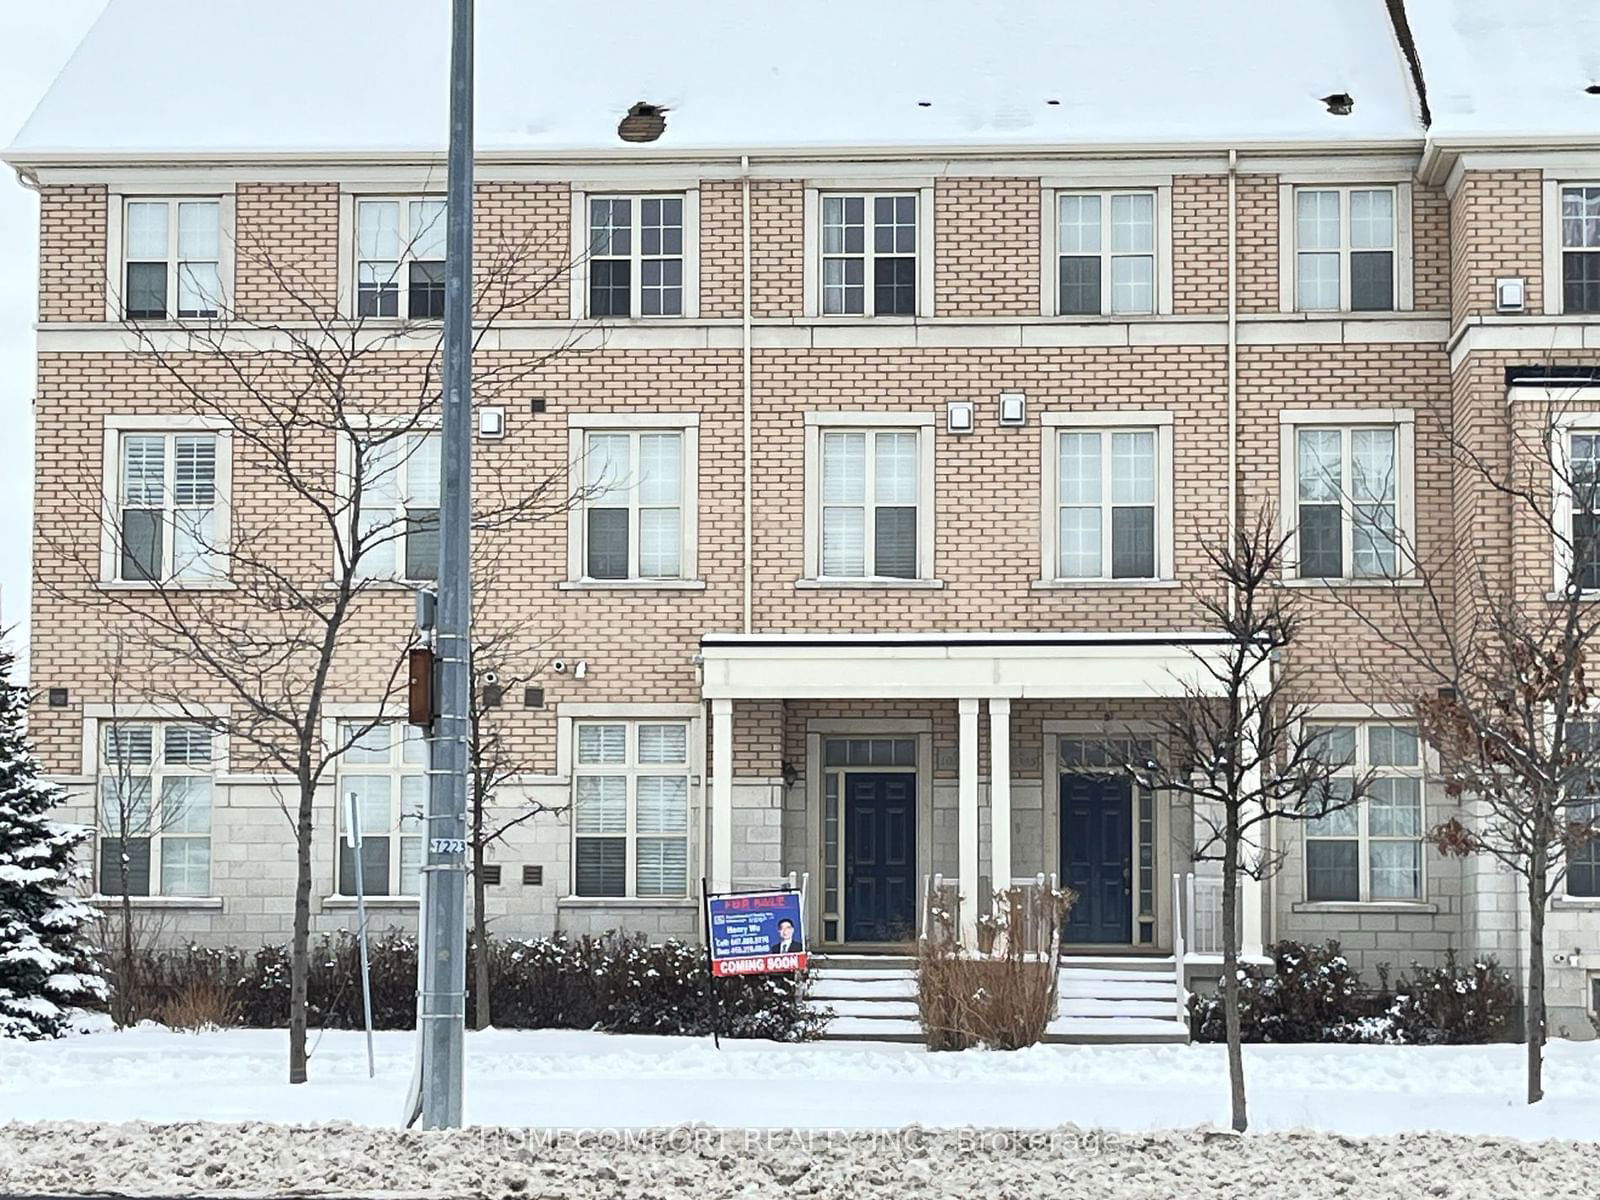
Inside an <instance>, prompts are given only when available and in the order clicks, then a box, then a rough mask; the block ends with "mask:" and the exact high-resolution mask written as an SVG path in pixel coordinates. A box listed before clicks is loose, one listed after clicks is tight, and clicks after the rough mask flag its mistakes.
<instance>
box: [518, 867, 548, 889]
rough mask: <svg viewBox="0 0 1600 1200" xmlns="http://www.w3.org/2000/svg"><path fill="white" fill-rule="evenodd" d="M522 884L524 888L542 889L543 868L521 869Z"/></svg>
mask: <svg viewBox="0 0 1600 1200" xmlns="http://www.w3.org/2000/svg"><path fill="white" fill-rule="evenodd" d="M522 883H523V886H524V887H543V886H544V867H542V866H537V867H535V866H524V867H523V868H522Z"/></svg>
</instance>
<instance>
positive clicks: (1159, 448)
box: [1038, 409, 1177, 588]
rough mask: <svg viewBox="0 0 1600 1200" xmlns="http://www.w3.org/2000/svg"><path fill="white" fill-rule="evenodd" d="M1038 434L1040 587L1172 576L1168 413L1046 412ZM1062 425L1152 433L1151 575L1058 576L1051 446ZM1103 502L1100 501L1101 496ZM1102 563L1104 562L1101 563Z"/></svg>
mask: <svg viewBox="0 0 1600 1200" xmlns="http://www.w3.org/2000/svg"><path fill="white" fill-rule="evenodd" d="M1039 423H1040V426H1041V430H1040V439H1039V485H1040V486H1039V579H1038V586H1040V587H1049V588H1055V587H1061V588H1070V587H1149V586H1150V585H1152V584H1162V583H1170V582H1172V581H1173V580H1175V579H1176V578H1177V539H1176V537H1175V534H1174V531H1173V517H1174V504H1173V491H1174V488H1173V461H1174V459H1173V419H1172V413H1170V412H1168V411H1165V410H1161V409H1118V410H1114V411H1110V412H1105V411H1100V412H1096V411H1074V412H1046V413H1044V414H1043V415H1042V416H1041V418H1040V422H1039ZM1063 429H1086V430H1108V431H1109V430H1116V429H1151V430H1154V431H1155V434H1156V564H1155V565H1156V573H1155V575H1154V576H1153V577H1151V578H1136V579H1113V578H1112V577H1111V576H1110V575H1103V576H1100V577H1098V578H1094V579H1079V578H1076V577H1063V576H1062V575H1061V568H1060V563H1059V562H1058V561H1057V560H1058V556H1059V553H1060V546H1061V539H1060V536H1059V531H1058V530H1057V529H1056V521H1057V519H1058V517H1057V513H1058V511H1059V508H1060V505H1059V504H1058V503H1057V498H1058V496H1059V495H1060V485H1061V481H1060V478H1059V468H1060V455H1059V454H1058V453H1057V452H1056V448H1057V445H1058V444H1059V442H1060V434H1061V431H1062V430H1063ZM1102 503H1103V504H1104V503H1105V502H1104V501H1103V502H1102ZM1102 565H1103V566H1105V567H1106V568H1107V569H1109V568H1110V565H1111V564H1110V562H1109V561H1106V562H1104V563H1103V564H1102Z"/></svg>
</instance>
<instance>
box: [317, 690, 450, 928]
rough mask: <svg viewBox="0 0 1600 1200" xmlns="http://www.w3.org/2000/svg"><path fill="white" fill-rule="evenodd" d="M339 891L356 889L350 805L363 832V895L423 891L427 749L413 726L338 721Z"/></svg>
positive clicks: (345, 893) (352, 892) (348, 893)
mask: <svg viewBox="0 0 1600 1200" xmlns="http://www.w3.org/2000/svg"><path fill="white" fill-rule="evenodd" d="M339 744H340V745H341V746H343V747H344V750H343V753H341V754H340V755H339V760H338V770H337V772H336V774H337V781H336V786H337V788H338V795H339V804H338V809H339V819H338V825H339V829H338V832H339V835H340V836H339V881H338V883H339V894H340V895H341V896H353V895H355V894H356V879H355V852H354V851H353V850H351V848H350V846H349V844H348V841H347V839H346V838H345V836H344V834H345V828H346V825H347V822H348V812H349V807H348V806H349V805H350V804H351V803H352V802H353V803H354V805H355V808H356V820H357V821H358V822H359V824H360V833H361V884H362V890H363V891H365V892H366V894H367V895H368V896H415V895H417V894H418V892H420V891H421V878H422V818H423V814H424V812H425V811H426V806H427V798H428V775H427V770H428V747H427V745H426V743H424V741H423V739H422V732H421V731H420V730H419V729H418V728H417V727H416V726H414V725H401V724H398V723H394V722H380V723H378V724H373V725H368V724H366V723H365V722H359V721H356V722H341V723H340V725H339Z"/></svg>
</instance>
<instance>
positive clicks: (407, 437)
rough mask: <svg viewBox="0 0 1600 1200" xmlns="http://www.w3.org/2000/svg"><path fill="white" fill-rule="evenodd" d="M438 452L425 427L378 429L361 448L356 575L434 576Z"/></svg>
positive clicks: (435, 436) (435, 437) (434, 436)
mask: <svg viewBox="0 0 1600 1200" xmlns="http://www.w3.org/2000/svg"><path fill="white" fill-rule="evenodd" d="M439 453H440V438H439V434H438V433H437V432H431V431H427V430H413V431H409V432H398V431H394V430H390V431H382V430H378V431H375V432H374V434H373V435H372V437H371V438H370V439H369V440H368V441H366V442H365V444H364V445H363V446H362V447H361V454H360V459H359V465H358V468H357V469H358V470H359V472H360V482H361V497H360V514H359V517H360V524H361V532H362V535H363V539H364V540H363V544H362V549H361V560H360V562H358V563H357V564H356V570H357V574H358V576H359V577H360V578H363V579H408V580H422V579H437V578H438V575H439V470H440V461H439Z"/></svg>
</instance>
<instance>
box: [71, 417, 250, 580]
mask: <svg viewBox="0 0 1600 1200" xmlns="http://www.w3.org/2000/svg"><path fill="white" fill-rule="evenodd" d="M128 433H159V434H180V435H181V434H186V433H212V434H215V435H216V439H217V499H216V504H215V507H214V513H215V517H214V525H215V529H216V537H217V542H218V544H219V548H221V553H220V554H219V559H220V561H219V563H218V570H217V572H216V574H215V575H209V576H197V577H195V578H193V579H177V578H174V579H167V580H163V581H161V582H159V583H156V582H151V581H148V580H142V579H119V578H118V575H119V574H120V570H119V568H120V564H121V540H122V514H121V508H122V438H123V435H124V434H128ZM232 496H233V439H232V436H231V431H230V427H229V425H228V422H227V421H226V420H225V419H223V418H221V417H207V416H202V415H198V414H194V413H172V414H169V415H165V416H158V415H155V414H144V413H140V414H113V415H108V416H106V417H105V418H104V424H103V426H102V433H101V466H100V497H101V501H100V586H102V587H108V588H118V589H123V588H127V589H133V590H140V589H145V590H153V589H157V588H166V589H179V588H182V589H186V590H195V591H205V590H207V589H217V588H227V587H231V586H232V584H231V583H230V582H229V579H228V575H229V562H228V555H227V552H226V547H228V546H231V545H232V544H233V505H232Z"/></svg>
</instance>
